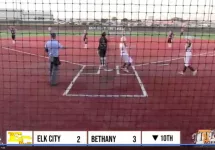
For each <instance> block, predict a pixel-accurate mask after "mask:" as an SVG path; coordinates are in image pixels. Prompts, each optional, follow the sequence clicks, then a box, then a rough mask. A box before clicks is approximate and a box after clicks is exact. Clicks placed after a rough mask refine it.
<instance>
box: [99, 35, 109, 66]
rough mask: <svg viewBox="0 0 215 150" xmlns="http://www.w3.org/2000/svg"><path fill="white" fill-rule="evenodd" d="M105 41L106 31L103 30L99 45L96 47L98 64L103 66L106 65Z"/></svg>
mask: <svg viewBox="0 0 215 150" xmlns="http://www.w3.org/2000/svg"><path fill="white" fill-rule="evenodd" d="M107 42H108V40H107V38H106V32H103V33H102V36H101V38H100V39H99V47H98V54H99V57H100V64H101V66H102V67H103V68H104V67H105V65H106V51H107Z"/></svg>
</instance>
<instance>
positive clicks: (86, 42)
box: [84, 39, 88, 48]
mask: <svg viewBox="0 0 215 150" xmlns="http://www.w3.org/2000/svg"><path fill="white" fill-rule="evenodd" d="M87 44H88V39H84V48H87Z"/></svg>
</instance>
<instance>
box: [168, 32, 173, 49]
mask: <svg viewBox="0 0 215 150" xmlns="http://www.w3.org/2000/svg"><path fill="white" fill-rule="evenodd" d="M173 37H174V33H173V32H172V31H170V32H169V35H168V47H172V41H173Z"/></svg>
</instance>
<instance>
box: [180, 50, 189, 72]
mask: <svg viewBox="0 0 215 150" xmlns="http://www.w3.org/2000/svg"><path fill="white" fill-rule="evenodd" d="M188 66H189V57H188V55H187V53H186V54H185V57H184V68H183V71H180V72H179V74H181V75H184V73H185V72H186V70H187V67H188Z"/></svg>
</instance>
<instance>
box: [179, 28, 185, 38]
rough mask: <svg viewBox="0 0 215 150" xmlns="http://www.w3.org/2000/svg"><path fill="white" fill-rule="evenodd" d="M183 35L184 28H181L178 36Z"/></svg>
mask: <svg viewBox="0 0 215 150" xmlns="http://www.w3.org/2000/svg"><path fill="white" fill-rule="evenodd" d="M183 35H184V28H181V33H180V36H183Z"/></svg>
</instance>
